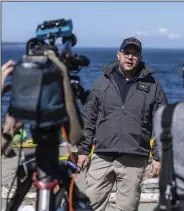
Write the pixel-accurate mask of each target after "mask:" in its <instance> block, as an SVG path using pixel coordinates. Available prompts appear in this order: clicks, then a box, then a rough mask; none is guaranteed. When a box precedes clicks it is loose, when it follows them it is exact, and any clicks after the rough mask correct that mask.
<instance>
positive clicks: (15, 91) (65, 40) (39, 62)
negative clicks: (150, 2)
mask: <svg viewBox="0 0 184 211" xmlns="http://www.w3.org/2000/svg"><path fill="white" fill-rule="evenodd" d="M72 29H73V25H72V21H71V20H65V19H59V20H53V21H45V22H43V23H42V24H40V25H38V27H37V30H36V38H32V39H30V40H29V41H28V42H27V44H26V54H27V55H24V56H23V57H22V58H21V59H20V60H19V62H18V63H17V64H16V66H15V70H14V72H13V83H12V99H11V102H10V107H9V113H10V115H11V116H13V117H14V118H15V119H16V120H17V121H20V122H23V123H26V124H29V125H31V126H34V127H38V128H43V127H47V126H53V125H59V124H62V123H63V122H65V121H67V115H66V110H65V102H64V92H63V78H62V75H61V70H60V69H59V68H58V67H57V66H56V65H55V64H53V63H52V62H51V61H50V60H49V59H48V58H47V57H46V56H44V51H45V50H52V51H54V52H55V54H56V56H57V57H58V58H59V59H60V61H62V63H64V64H65V65H66V67H67V70H68V72H69V73H70V72H71V71H73V72H74V71H75V72H77V73H78V72H79V71H80V69H81V68H82V67H83V66H88V65H89V60H88V58H87V57H85V56H79V55H77V54H75V53H73V52H72V50H71V48H72V47H73V46H74V45H75V44H76V43H77V39H76V37H75V35H74V34H73V33H72ZM58 38H62V44H63V48H62V50H61V52H60V51H59V50H58V48H57V46H56V45H55V41H56V39H58ZM46 40H47V41H49V42H46ZM75 80H76V83H74V84H75V87H74V91H77V88H76V87H77V86H76V84H78V87H79V89H80V90H82V91H84V90H83V88H82V87H81V86H80V84H79V81H80V78H78V79H75ZM81 93H82V92H81ZM83 93H84V94H85V91H84V92H83ZM76 96H79V94H77V95H76Z"/></svg>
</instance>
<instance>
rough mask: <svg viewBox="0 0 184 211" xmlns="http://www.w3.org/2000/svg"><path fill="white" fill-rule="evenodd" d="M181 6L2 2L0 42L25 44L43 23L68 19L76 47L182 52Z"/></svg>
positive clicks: (169, 3) (183, 44)
mask: <svg viewBox="0 0 184 211" xmlns="http://www.w3.org/2000/svg"><path fill="white" fill-rule="evenodd" d="M183 14H184V2H2V41H7V42H26V41H27V40H29V39H30V38H32V37H34V36H35V30H36V27H37V25H38V24H40V23H42V22H43V21H46V20H54V19H62V18H65V19H72V21H73V27H74V28H73V32H74V34H75V35H76V36H77V40H78V42H77V45H76V46H78V47H117V46H120V44H121V42H122V41H123V39H124V38H126V37H131V36H134V37H136V38H138V39H139V40H140V41H141V42H142V45H143V48H144V47H145V48H184V24H183V23H184V22H183V21H184V15H183Z"/></svg>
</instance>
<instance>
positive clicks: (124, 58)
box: [117, 45, 141, 72]
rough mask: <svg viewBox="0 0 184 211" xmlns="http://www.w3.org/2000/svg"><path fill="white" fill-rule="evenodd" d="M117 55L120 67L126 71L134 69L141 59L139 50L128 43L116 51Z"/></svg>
mask: <svg viewBox="0 0 184 211" xmlns="http://www.w3.org/2000/svg"><path fill="white" fill-rule="evenodd" d="M117 57H118V60H119V64H120V67H121V69H122V70H124V71H127V72H131V71H132V70H134V69H135V68H136V67H137V66H138V64H139V62H140V59H141V55H140V52H139V51H138V49H137V47H136V46H134V45H129V46H127V47H126V48H124V49H123V50H122V51H119V52H118V53H117Z"/></svg>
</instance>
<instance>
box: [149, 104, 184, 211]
mask: <svg viewBox="0 0 184 211" xmlns="http://www.w3.org/2000/svg"><path fill="white" fill-rule="evenodd" d="M169 106H170V108H171V106H173V107H174V110H173V113H172V112H171V111H169V112H168V113H167V114H166V113H165V116H164V111H165V110H166V109H169ZM164 117H165V118H166V120H167V121H165V120H163V119H164ZM168 118H169V119H170V120H168ZM164 121H165V127H166V128H164V127H163V126H164ZM153 124H154V134H155V138H156V140H157V147H158V150H159V154H160V157H162V166H161V175H160V183H159V184H160V196H161V198H162V201H160V202H159V204H160V205H159V209H157V210H167V211H171V210H172V211H183V210H184V153H183V149H184V127H183V126H184V102H179V103H176V104H170V105H168V106H162V107H160V108H159V109H158V110H157V111H156V114H155V117H154V121H153ZM168 125H170V126H168ZM168 127H170V130H169V131H168ZM164 130H165V132H166V138H165V137H164V136H163V133H164ZM169 134H170V136H169ZM164 141H165V142H164ZM164 143H165V146H164ZM169 150H171V152H172V153H170V154H168V153H169ZM166 153H167V154H166ZM166 156H167V157H166ZM170 165H171V166H170ZM173 181H174V183H173ZM175 183H176V186H174V187H172V186H173V184H175ZM169 185H171V193H170V192H169V193H167V191H168V190H169V188H168V187H169ZM167 194H171V196H172V199H170V198H168V199H167V197H166V196H167ZM161 198H160V200H161ZM169 201H171V202H169ZM163 202H164V203H163ZM165 202H167V203H165ZM173 202H179V207H174V206H172V203H173ZM169 203H171V205H170V206H169ZM165 204H166V205H165ZM174 204H177V203H174ZM163 205H164V206H165V207H163ZM163 208H164V209H163Z"/></svg>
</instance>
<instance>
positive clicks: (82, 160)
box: [77, 155, 89, 168]
mask: <svg viewBox="0 0 184 211" xmlns="http://www.w3.org/2000/svg"><path fill="white" fill-rule="evenodd" d="M88 162H89V158H88V156H87V155H78V162H77V165H78V166H79V167H81V168H85V167H86V166H87V165H88Z"/></svg>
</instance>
